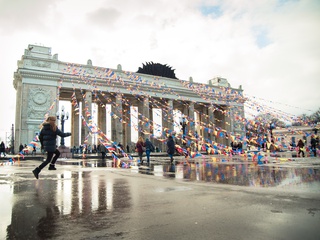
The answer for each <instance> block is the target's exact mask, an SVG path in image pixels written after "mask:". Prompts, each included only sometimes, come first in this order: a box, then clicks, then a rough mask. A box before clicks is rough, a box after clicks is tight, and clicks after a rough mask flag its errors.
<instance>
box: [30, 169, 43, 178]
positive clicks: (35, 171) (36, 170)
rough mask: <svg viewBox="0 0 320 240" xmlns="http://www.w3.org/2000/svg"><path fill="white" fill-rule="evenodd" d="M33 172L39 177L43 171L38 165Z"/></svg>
mask: <svg viewBox="0 0 320 240" xmlns="http://www.w3.org/2000/svg"><path fill="white" fill-rule="evenodd" d="M32 172H33V175H34V176H35V177H36V179H39V173H40V172H41V170H40V168H38V167H37V168H35V169H34V170H33V171H32Z"/></svg>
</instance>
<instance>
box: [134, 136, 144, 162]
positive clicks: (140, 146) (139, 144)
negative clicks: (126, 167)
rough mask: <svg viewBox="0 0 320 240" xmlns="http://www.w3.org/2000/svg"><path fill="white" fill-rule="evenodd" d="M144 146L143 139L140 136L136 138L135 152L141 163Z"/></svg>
mask: <svg viewBox="0 0 320 240" xmlns="http://www.w3.org/2000/svg"><path fill="white" fill-rule="evenodd" d="M145 147H146V144H145V142H144V141H143V138H142V137H141V136H140V137H139V138H138V141H137V143H136V149H137V152H138V155H139V159H140V162H141V165H143V160H142V155H143V152H144V151H145Z"/></svg>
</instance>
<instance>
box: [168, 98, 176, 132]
mask: <svg viewBox="0 0 320 240" xmlns="http://www.w3.org/2000/svg"><path fill="white" fill-rule="evenodd" d="M167 117H168V129H169V133H172V132H173V130H174V125H173V100H172V99H168V116H167Z"/></svg>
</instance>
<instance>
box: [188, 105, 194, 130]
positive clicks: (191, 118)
mask: <svg viewBox="0 0 320 240" xmlns="http://www.w3.org/2000/svg"><path fill="white" fill-rule="evenodd" d="M188 120H189V124H188V125H189V132H191V134H192V135H193V136H194V134H195V121H194V103H193V102H190V103H189V115H188Z"/></svg>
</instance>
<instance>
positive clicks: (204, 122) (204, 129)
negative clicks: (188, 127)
mask: <svg viewBox="0 0 320 240" xmlns="http://www.w3.org/2000/svg"><path fill="white" fill-rule="evenodd" d="M202 109H203V110H202V115H201V122H202V124H201V126H202V127H201V129H202V134H201V136H202V137H203V140H204V142H207V141H208V136H209V134H208V124H209V121H208V119H209V117H208V106H205V105H204V106H203V107H202Z"/></svg>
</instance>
